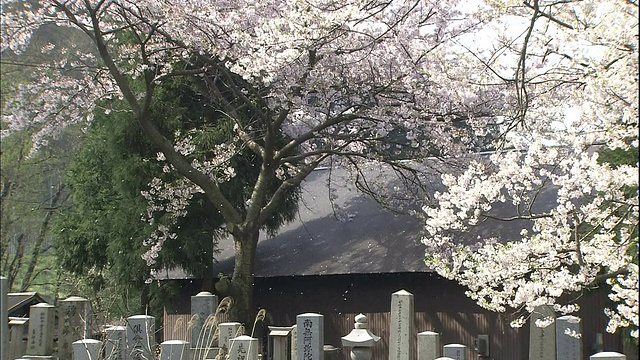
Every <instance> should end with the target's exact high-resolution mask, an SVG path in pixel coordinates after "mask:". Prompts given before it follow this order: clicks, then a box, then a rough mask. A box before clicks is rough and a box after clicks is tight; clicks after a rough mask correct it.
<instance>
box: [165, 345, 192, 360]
mask: <svg viewBox="0 0 640 360" xmlns="http://www.w3.org/2000/svg"><path fill="white" fill-rule="evenodd" d="M160 349H161V350H160V360H190V359H191V347H190V345H189V342H188V341H184V340H168V341H165V342H163V343H162V344H160Z"/></svg>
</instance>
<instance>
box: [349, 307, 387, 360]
mask: <svg viewBox="0 0 640 360" xmlns="http://www.w3.org/2000/svg"><path fill="white" fill-rule="evenodd" d="M355 321H356V322H355V324H353V330H351V332H350V333H349V334H348V335H346V336H343V337H342V346H345V347H350V348H351V360H371V356H372V349H371V348H372V347H373V346H374V345H375V344H376V343H377V342H378V341H380V337H379V336H376V335H374V334H373V333H371V331H369V326H368V321H367V317H366V316H365V315H363V314H358V315H356V318H355Z"/></svg>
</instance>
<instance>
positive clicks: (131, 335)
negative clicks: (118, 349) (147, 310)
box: [127, 315, 156, 360]
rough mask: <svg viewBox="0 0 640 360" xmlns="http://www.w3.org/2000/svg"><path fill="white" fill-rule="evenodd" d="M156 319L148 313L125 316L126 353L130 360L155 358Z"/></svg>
mask: <svg viewBox="0 0 640 360" xmlns="http://www.w3.org/2000/svg"><path fill="white" fill-rule="evenodd" d="M155 324H156V319H155V318H154V317H153V316H149V315H135V316H130V317H128V318H127V354H128V356H129V359H132V360H143V359H144V360H151V359H155V354H154V351H153V349H154V347H155V345H156V339H155V333H156V331H155V329H156V325H155Z"/></svg>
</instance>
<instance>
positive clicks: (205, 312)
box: [190, 291, 218, 349]
mask: <svg viewBox="0 0 640 360" xmlns="http://www.w3.org/2000/svg"><path fill="white" fill-rule="evenodd" d="M217 307H218V297H217V296H216V295H213V294H211V293H210V292H208V291H202V292H200V293H198V294H197V295H195V296H192V297H191V320H190V321H191V347H192V348H195V349H198V348H209V347H215V346H216V345H218V344H209V339H210V338H212V337H213V332H214V330H215V329H213V328H212V327H211V326H208V325H206V324H207V319H209V317H210V316H213V315H214V314H215V313H216V308H217Z"/></svg>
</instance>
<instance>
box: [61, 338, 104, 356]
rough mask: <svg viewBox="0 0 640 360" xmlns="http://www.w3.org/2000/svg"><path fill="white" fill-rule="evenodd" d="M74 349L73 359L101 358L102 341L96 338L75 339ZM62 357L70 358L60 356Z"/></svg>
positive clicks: (72, 345)
mask: <svg viewBox="0 0 640 360" xmlns="http://www.w3.org/2000/svg"><path fill="white" fill-rule="evenodd" d="M71 348H72V349H73V360H101V359H102V341H100V340H94V339H84V340H78V341H74V342H73V343H72V344H71ZM60 359H69V358H63V357H60Z"/></svg>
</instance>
